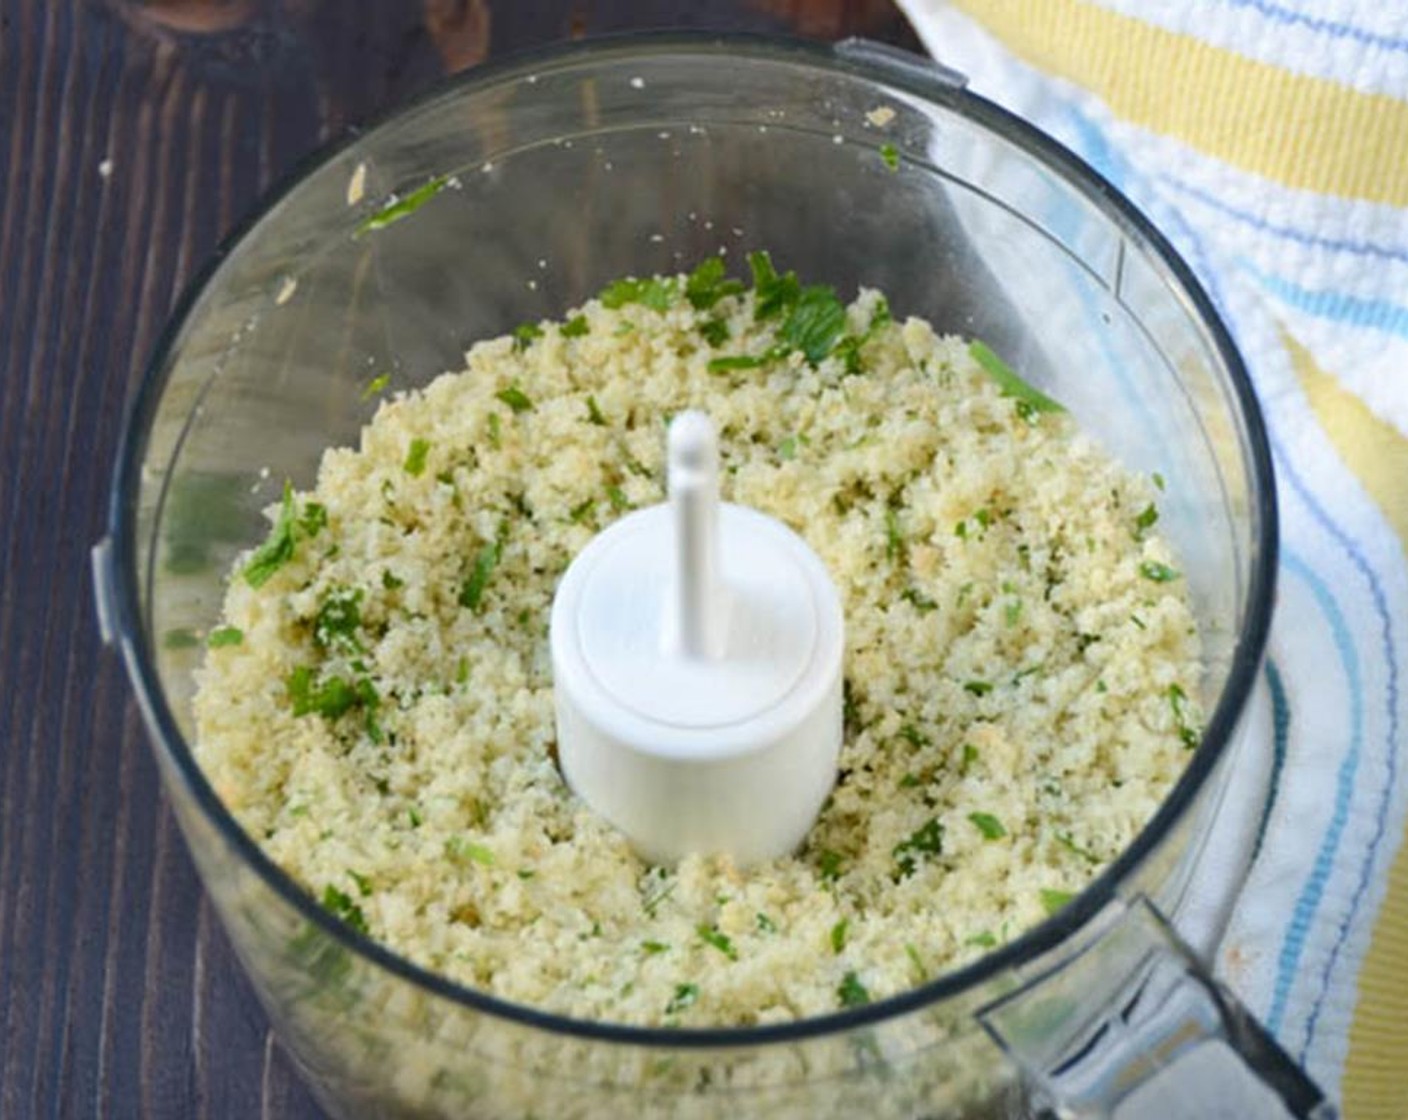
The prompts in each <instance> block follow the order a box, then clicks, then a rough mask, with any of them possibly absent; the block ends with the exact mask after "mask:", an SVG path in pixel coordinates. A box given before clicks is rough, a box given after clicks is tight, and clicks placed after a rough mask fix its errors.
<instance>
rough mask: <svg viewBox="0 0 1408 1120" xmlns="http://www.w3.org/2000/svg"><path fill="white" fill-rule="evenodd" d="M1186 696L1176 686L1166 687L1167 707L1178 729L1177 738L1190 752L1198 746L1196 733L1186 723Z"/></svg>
mask: <svg viewBox="0 0 1408 1120" xmlns="http://www.w3.org/2000/svg"><path fill="white" fill-rule="evenodd" d="M1187 704H1188V694H1187V693H1186V692H1184V691H1183V689H1182V687H1181V686H1179V685H1177V684H1171V685H1169V686H1168V706H1169V707H1170V708H1171V709H1172V710H1173V722H1174V724H1175V725H1176V726H1177V727H1178V737H1179V739H1181V740H1182V741H1183V745H1184V746H1185V747H1187V748H1188V749H1189V750H1192V749H1193V748H1194V747H1196V746H1197V745H1198V739H1199V735H1198V731H1197V729H1196V728H1195V727H1193V726H1192V725H1191V724H1189V722H1188V712H1187Z"/></svg>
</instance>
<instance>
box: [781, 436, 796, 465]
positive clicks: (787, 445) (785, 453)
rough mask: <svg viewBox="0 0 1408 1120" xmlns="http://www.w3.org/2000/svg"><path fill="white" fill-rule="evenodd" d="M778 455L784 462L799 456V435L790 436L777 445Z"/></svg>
mask: <svg viewBox="0 0 1408 1120" xmlns="http://www.w3.org/2000/svg"><path fill="white" fill-rule="evenodd" d="M777 457H778V458H779V459H782V460H783V461H784V462H785V461H786V460H788V459H795V458H796V457H797V437H796V436H788V437H787V438H786V439H784V440H783V441H782V442H781V443H779V444H778V445H777Z"/></svg>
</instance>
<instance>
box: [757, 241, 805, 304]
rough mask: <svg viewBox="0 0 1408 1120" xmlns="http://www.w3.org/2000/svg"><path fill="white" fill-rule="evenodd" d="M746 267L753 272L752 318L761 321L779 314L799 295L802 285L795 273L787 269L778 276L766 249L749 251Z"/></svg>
mask: <svg viewBox="0 0 1408 1120" xmlns="http://www.w3.org/2000/svg"><path fill="white" fill-rule="evenodd" d="M748 268H749V270H750V271H751V272H752V273H753V292H754V297H755V303H754V309H753V318H755V319H757V320H759V321H761V320H763V319H771V318H773V317H774V316H776V315H780V314H781V313H782V312H783V311H785V310H787V309H788V308H790V307H791V306H792V305H793V304H794V303H796V302H797V300H798V298H799V297H800V296H801V294H802V285H801V284H800V283H799V282H798V280H797V274H796V273H795V272H791V271H788V272H787V273H786V274H785V275H782V276H779V275H778V273H777V270H776V269H775V268H773V266H772V257H771V256H770V255H769V254H768V253H767V252H766V250H760V251H759V252H756V253H749V254H748Z"/></svg>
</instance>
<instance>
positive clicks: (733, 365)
mask: <svg viewBox="0 0 1408 1120" xmlns="http://www.w3.org/2000/svg"><path fill="white" fill-rule="evenodd" d="M769 360H770V359H769V358H768V356H767V355H766V354H762V355H753V354H732V355H729V356H727V357H723V358H710V359H709V372H710V373H725V372H727V371H728V370H731V369H757V368H758V367H759V366H765V365H767V364H768V361H769Z"/></svg>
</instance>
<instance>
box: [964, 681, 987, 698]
mask: <svg viewBox="0 0 1408 1120" xmlns="http://www.w3.org/2000/svg"><path fill="white" fill-rule="evenodd" d="M963 691H964V692H967V693H970V694H972V695H973V696H986V695H987V694H988V693H989V692H991V691H992V682H991V681H964V682H963Z"/></svg>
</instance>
